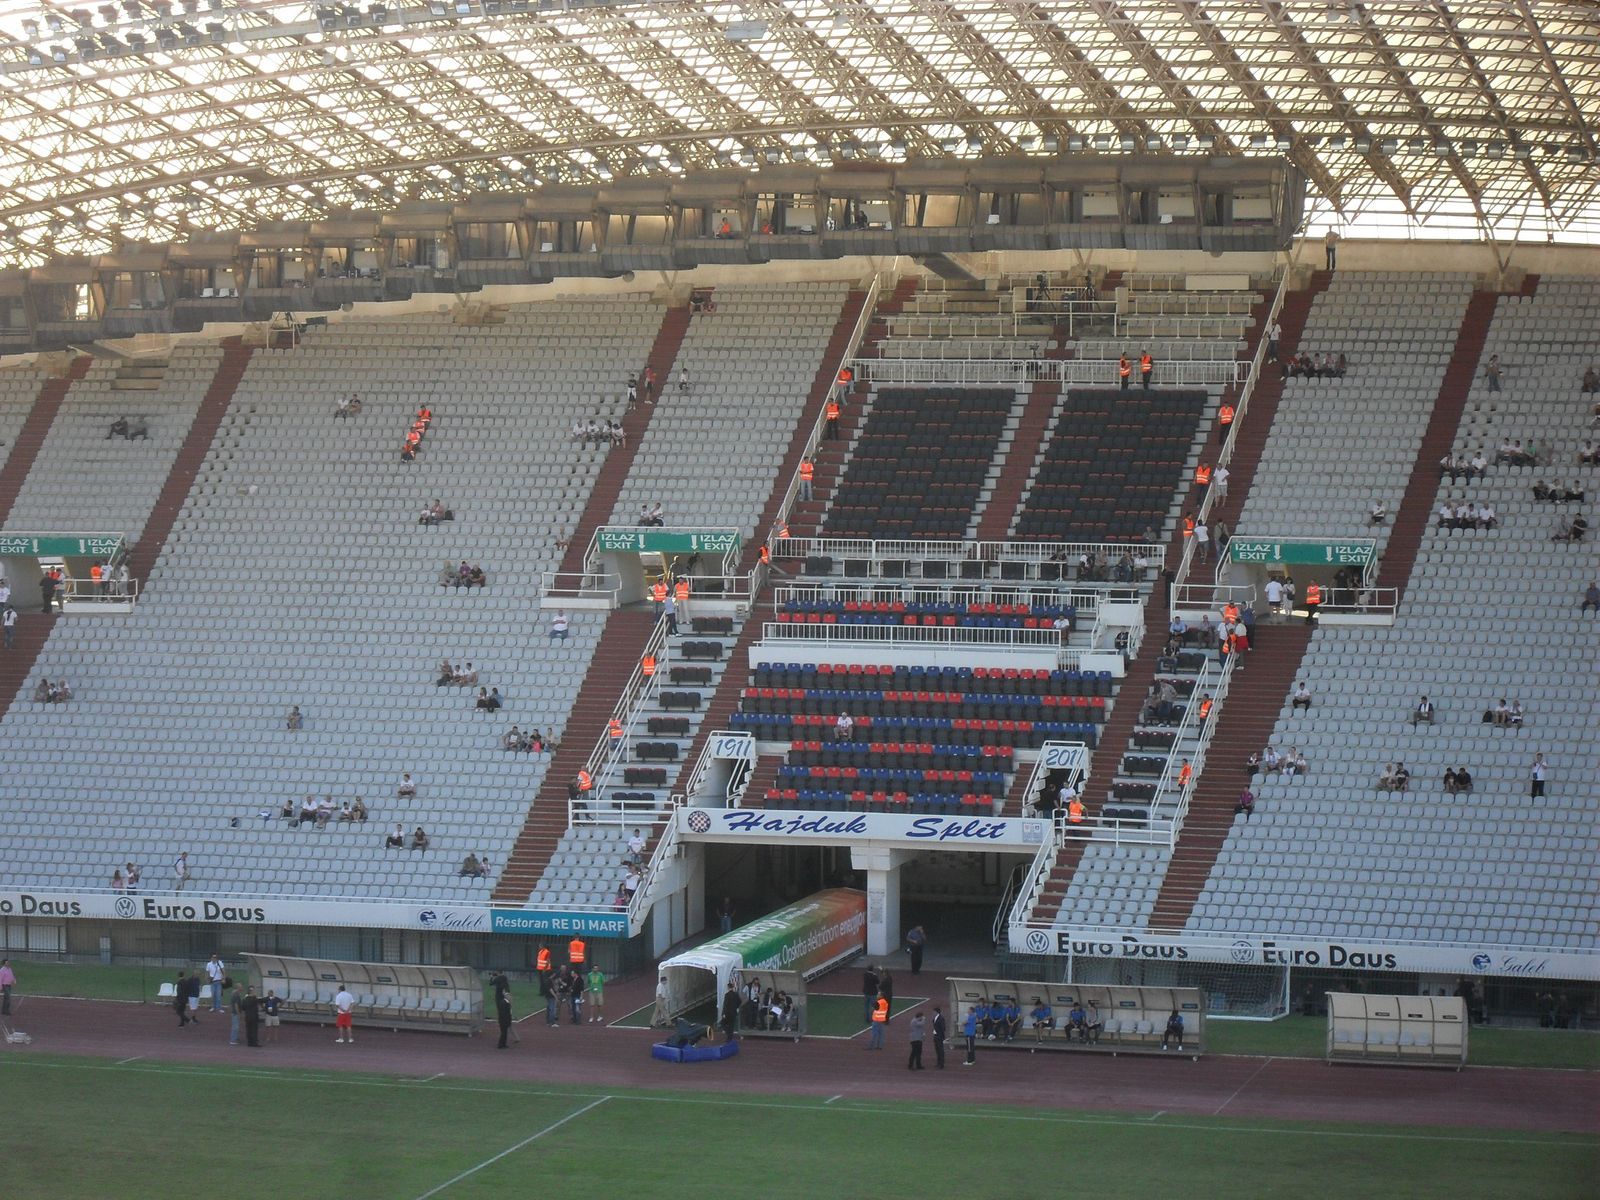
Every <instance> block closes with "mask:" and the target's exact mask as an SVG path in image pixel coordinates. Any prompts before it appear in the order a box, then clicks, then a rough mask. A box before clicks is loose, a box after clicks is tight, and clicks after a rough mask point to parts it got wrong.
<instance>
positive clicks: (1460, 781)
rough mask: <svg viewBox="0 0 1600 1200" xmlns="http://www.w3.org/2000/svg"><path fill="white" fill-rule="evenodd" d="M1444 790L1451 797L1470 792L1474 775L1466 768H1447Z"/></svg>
mask: <svg viewBox="0 0 1600 1200" xmlns="http://www.w3.org/2000/svg"><path fill="white" fill-rule="evenodd" d="M1444 790H1445V793H1446V794H1447V795H1450V796H1454V795H1457V794H1458V793H1461V792H1470V791H1471V790H1472V775H1471V774H1470V773H1469V772H1468V771H1467V769H1466V768H1465V767H1446V768H1445V772H1444Z"/></svg>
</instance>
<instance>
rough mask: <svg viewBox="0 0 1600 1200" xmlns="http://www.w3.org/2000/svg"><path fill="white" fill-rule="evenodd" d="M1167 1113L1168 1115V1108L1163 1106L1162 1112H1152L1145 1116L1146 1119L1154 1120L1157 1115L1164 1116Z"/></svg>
mask: <svg viewBox="0 0 1600 1200" xmlns="http://www.w3.org/2000/svg"><path fill="white" fill-rule="evenodd" d="M1166 1115H1167V1110H1166V1109H1164V1108H1163V1109H1162V1110H1161V1111H1160V1112H1155V1113H1151V1114H1150V1115H1149V1116H1148V1117H1146V1118H1145V1120H1146V1121H1154V1120H1155V1119H1156V1118H1157V1117H1164V1116H1166Z"/></svg>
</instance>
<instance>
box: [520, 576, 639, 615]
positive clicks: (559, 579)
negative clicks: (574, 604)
mask: <svg viewBox="0 0 1600 1200" xmlns="http://www.w3.org/2000/svg"><path fill="white" fill-rule="evenodd" d="M621 593H622V588H621V585H620V584H612V585H611V586H609V587H608V586H607V585H606V576H605V573H604V572H603V571H602V572H599V573H596V572H593V571H542V572H540V575H539V599H540V603H541V604H542V603H543V602H544V601H546V600H549V601H560V600H605V601H607V607H609V608H615V607H617V604H618V601H619V598H620V596H621Z"/></svg>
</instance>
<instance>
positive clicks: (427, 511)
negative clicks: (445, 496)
mask: <svg viewBox="0 0 1600 1200" xmlns="http://www.w3.org/2000/svg"><path fill="white" fill-rule="evenodd" d="M455 519H456V510H455V509H453V508H446V507H445V506H444V502H443V501H442V500H438V499H435V500H434V502H433V503H432V504H424V505H423V506H422V512H421V514H420V515H419V516H418V517H417V524H418V525H442V524H444V522H446V521H454V520H455Z"/></svg>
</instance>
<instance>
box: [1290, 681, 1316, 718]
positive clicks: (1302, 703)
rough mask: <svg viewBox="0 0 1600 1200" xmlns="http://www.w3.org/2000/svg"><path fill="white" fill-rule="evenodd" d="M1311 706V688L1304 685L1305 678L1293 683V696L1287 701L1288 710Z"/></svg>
mask: <svg viewBox="0 0 1600 1200" xmlns="http://www.w3.org/2000/svg"><path fill="white" fill-rule="evenodd" d="M1310 707H1311V689H1310V688H1308V687H1307V686H1306V682H1305V680H1303V679H1302V680H1301V681H1300V682H1299V683H1297V684H1295V685H1294V697H1293V699H1291V700H1290V701H1289V710H1290V711H1291V712H1293V711H1294V710H1295V709H1297V708H1305V709H1309V708H1310Z"/></svg>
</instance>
